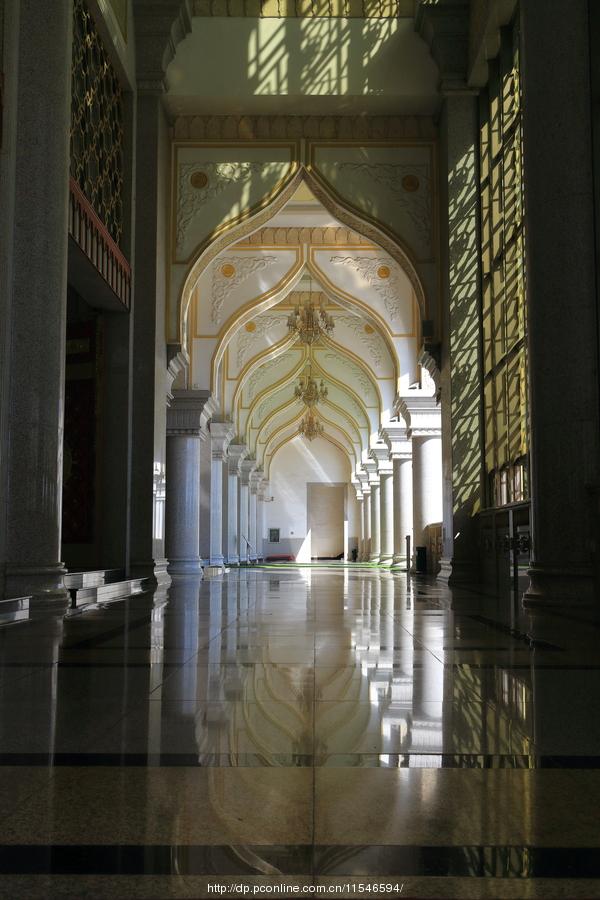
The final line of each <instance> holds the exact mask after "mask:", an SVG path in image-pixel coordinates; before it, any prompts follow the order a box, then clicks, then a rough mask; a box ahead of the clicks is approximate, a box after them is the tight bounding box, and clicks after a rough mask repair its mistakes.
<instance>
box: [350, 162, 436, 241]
mask: <svg viewBox="0 0 600 900" xmlns="http://www.w3.org/2000/svg"><path fill="white" fill-rule="evenodd" d="M337 168H338V169H339V171H340V174H342V173H344V172H347V173H348V174H349V175H351V176H357V175H358V176H363V177H366V178H368V179H370V180H371V181H374V182H376V183H377V184H380V185H382V187H384V188H385V189H386V192H388V196H389V197H390V198H391V199H392V200H393V201H394V202H395V204H396V205H397V206H398V207H399V208H400V209H401V210H402V211H403V212H404V213H405V214H406V215H407V217H408V218H409V219H410V221H411V222H412V224H413V226H414V228H415V231H416V232H417V236H418V238H419V240H420V241H421V243H423V244H426V245H428V244H429V242H430V239H431V179H430V175H429V166H428V165H427V164H425V163H423V164H418V165H416V164H406V163H377V164H372V163H352V162H343V163H338V165H337Z"/></svg>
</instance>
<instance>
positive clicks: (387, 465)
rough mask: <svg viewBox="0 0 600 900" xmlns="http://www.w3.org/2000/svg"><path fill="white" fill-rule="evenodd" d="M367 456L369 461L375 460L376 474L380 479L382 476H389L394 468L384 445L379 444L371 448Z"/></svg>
mask: <svg viewBox="0 0 600 900" xmlns="http://www.w3.org/2000/svg"><path fill="white" fill-rule="evenodd" d="M369 456H370V457H371V459H373V460H375V463H376V465H377V474H378V475H379V476H380V477H381V476H382V475H391V474H392V472H393V471H394V467H393V465H392V461H391V460H390V451H389V450H388V448H387V446H386V445H385V444H380V445H378V446H377V447H371V449H370V450H369Z"/></svg>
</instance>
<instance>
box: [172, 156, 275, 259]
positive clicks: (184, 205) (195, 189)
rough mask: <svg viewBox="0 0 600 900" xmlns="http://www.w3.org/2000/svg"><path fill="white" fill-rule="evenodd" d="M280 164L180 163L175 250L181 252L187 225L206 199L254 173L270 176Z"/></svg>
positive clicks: (208, 199)
mask: <svg viewBox="0 0 600 900" xmlns="http://www.w3.org/2000/svg"><path fill="white" fill-rule="evenodd" d="M280 166H281V164H280V163H268V162H212V161H206V162H194V163H181V164H180V166H179V174H178V183H177V222H176V229H177V252H178V253H179V254H181V253H182V252H183V249H184V247H185V243H186V238H187V232H188V230H189V228H190V225H191V224H192V222H193V220H194V218H195V217H196V216H197V215H198V213H199V212H200V210H201V209H202V207H203V206H204V205H205V204H206V203H208V202H210V201H211V200H214V199H215V198H216V197H218V196H219V194H221V193H222V192H223V191H224V190H225V189H226V188H227V187H229V186H230V185H235V184H243V183H245V182H247V181H250V180H251V179H252V178H253V177H255V176H256V177H258V176H262V177H264V176H265V175H267V176H269V175H271V174H272V173H273V172H274V171H276V169H279V168H280Z"/></svg>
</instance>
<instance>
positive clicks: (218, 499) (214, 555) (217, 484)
mask: <svg viewBox="0 0 600 900" xmlns="http://www.w3.org/2000/svg"><path fill="white" fill-rule="evenodd" d="M232 435H233V426H232V425H231V423H230V422H211V423H210V447H211V460H212V461H211V470H210V565H211V566H222V565H223V563H224V561H225V557H224V554H223V470H224V468H225V467H226V462H225V461H226V459H227V445H228V443H229V441H230V440H231V437H232Z"/></svg>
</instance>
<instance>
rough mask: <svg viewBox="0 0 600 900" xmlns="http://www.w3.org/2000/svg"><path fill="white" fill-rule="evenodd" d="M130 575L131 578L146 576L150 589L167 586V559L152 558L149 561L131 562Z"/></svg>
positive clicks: (168, 581)
mask: <svg viewBox="0 0 600 900" xmlns="http://www.w3.org/2000/svg"><path fill="white" fill-rule="evenodd" d="M130 575H131V576H132V577H133V578H147V579H148V588H149V589H150V590H152V589H153V588H154V589H157V588H168V587H169V585H170V584H171V576H170V575H169V560H168V559H153V560H150V562H132V563H131V566H130Z"/></svg>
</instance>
